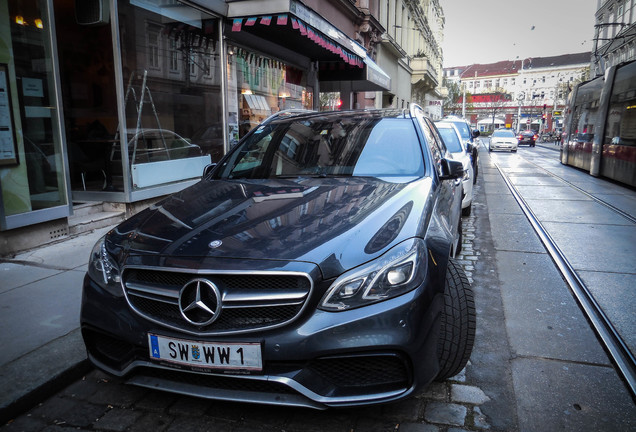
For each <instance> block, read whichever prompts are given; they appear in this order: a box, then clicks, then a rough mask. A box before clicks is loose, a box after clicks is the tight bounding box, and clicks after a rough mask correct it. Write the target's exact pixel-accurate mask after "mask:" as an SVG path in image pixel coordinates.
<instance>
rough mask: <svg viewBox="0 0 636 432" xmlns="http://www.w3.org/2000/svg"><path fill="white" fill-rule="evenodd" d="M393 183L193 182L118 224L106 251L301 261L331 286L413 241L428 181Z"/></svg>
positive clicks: (356, 180)
mask: <svg viewBox="0 0 636 432" xmlns="http://www.w3.org/2000/svg"><path fill="white" fill-rule="evenodd" d="M402 180H408V181H402V182H395V181H384V180H380V179H371V178H355V177H350V178H327V179H324V178H321V179H295V180H293V181H288V180H242V181H239V180H202V181H201V182H199V183H197V184H196V185H194V186H191V187H189V188H187V189H185V190H183V191H181V192H180V193H177V194H174V195H172V196H170V197H168V198H167V199H165V200H163V201H161V202H159V203H157V204H155V205H153V206H151V207H149V208H148V209H146V210H144V211H143V212H140V213H138V214H137V215H135V216H133V217H131V218H130V219H128V220H127V221H125V222H123V223H122V224H120V225H119V226H118V227H116V228H115V229H114V230H112V231H111V232H110V233H109V235H108V237H107V240H108V241H107V244H108V245H109V248H110V249H111V251H116V252H114V253H115V254H116V255H119V259H120V260H126V259H127V258H130V257H134V256H144V255H145V256H155V257H170V258H186V257H190V258H197V257H198V258H200V260H199V261H201V262H202V261H203V259H205V260H210V259H214V258H222V259H227V258H229V259H235V260H246V261H245V262H246V263H247V260H270V261H271V260H279V261H283V262H290V261H301V262H309V263H314V264H316V265H318V266H319V267H320V269H321V271H322V273H323V276H324V277H326V278H328V277H335V276H337V275H339V274H340V273H342V272H343V271H345V270H348V269H350V268H353V267H355V266H357V265H360V264H362V263H364V262H366V261H369V260H371V259H373V258H375V257H377V256H379V255H381V254H382V253H383V252H385V251H386V250H387V249H389V248H390V247H391V246H393V245H395V244H397V243H399V242H400V241H402V240H404V239H407V238H410V237H413V236H423V233H422V232H421V231H422V230H423V229H425V227H426V225H427V222H426V221H423V220H422V218H423V217H426V216H425V215H426V214H430V212H426V211H425V209H424V207H425V206H429V205H430V200H429V199H423V198H422V197H429V196H430V193H431V188H432V180H431V179H430V178H422V179H413V178H410V179H402ZM133 261H134V260H133ZM235 263H236V264H238V265H239V266H240V262H236V261H235ZM246 265H247V264H246Z"/></svg>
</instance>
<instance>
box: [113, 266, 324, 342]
mask: <svg viewBox="0 0 636 432" xmlns="http://www.w3.org/2000/svg"><path fill="white" fill-rule="evenodd" d="M122 279H123V283H124V288H125V293H126V299H127V300H128V303H129V304H130V306H131V307H132V308H133V309H134V310H135V311H136V312H137V313H139V314H140V315H142V316H144V317H146V318H149V319H151V320H153V321H155V322H157V323H159V324H163V325H165V326H168V327H171V328H174V329H178V330H183V331H186V332H189V333H192V334H219V333H231V332H243V331H251V330H258V329H263V328H269V327H274V326H280V325H282V324H285V323H287V322H289V321H291V320H293V319H294V318H295V317H296V316H298V314H299V313H300V311H301V310H302V308H303V306H304V304H305V302H306V300H307V299H308V298H309V293H310V291H311V287H312V284H311V281H310V279H309V277H308V276H306V275H302V274H297V273H293V274H284V273H272V274H213V273H210V274H202V273H181V272H173V271H163V270H148V269H136V268H127V269H125V270H124V272H123V275H122ZM193 279H206V280H208V281H210V282H212V283H213V284H214V285H215V286H216V287H217V288H218V289H219V292H220V295H221V299H222V307H221V310H220V312H219V315H218V317H217V318H216V320H215V321H214V322H212V323H211V324H208V325H203V326H200V325H196V324H192V323H190V322H188V321H187V320H186V319H184V317H183V316H182V314H181V311H180V308H179V293H180V291H181V289H182V288H183V286H184V285H186V284H187V283H188V282H189V281H191V280H193Z"/></svg>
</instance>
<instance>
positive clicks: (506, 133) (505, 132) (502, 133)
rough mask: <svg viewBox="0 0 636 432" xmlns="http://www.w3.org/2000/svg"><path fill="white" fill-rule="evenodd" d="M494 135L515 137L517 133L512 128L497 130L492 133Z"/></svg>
mask: <svg viewBox="0 0 636 432" xmlns="http://www.w3.org/2000/svg"><path fill="white" fill-rule="evenodd" d="M492 136H493V137H498V138H514V137H515V133H514V132H513V131H511V130H496V131H494V132H493V133H492Z"/></svg>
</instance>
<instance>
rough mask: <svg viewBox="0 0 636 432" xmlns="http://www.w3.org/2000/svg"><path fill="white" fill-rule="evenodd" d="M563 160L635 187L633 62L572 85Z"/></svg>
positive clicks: (635, 63)
mask: <svg viewBox="0 0 636 432" xmlns="http://www.w3.org/2000/svg"><path fill="white" fill-rule="evenodd" d="M561 163H563V164H565V165H571V166H574V167H577V168H580V169H583V170H585V171H588V172H589V173H590V174H591V175H593V176H596V177H598V176H601V177H606V178H609V179H612V180H615V181H617V182H620V183H624V184H627V185H629V186H632V187H636V61H633V62H629V63H625V64H620V65H617V66H612V67H610V68H609V69H608V70H607V72H606V74H605V76H601V77H598V78H595V79H593V80H590V81H586V82H584V83H581V84H579V85H578V86H577V87H576V88H575V89H574V91H573V92H572V95H571V98H570V101H569V103H568V108H567V117H566V120H565V124H564V128H563V140H562V145H561Z"/></svg>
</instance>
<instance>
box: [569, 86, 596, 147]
mask: <svg viewBox="0 0 636 432" xmlns="http://www.w3.org/2000/svg"><path fill="white" fill-rule="evenodd" d="M602 87H603V80H602V79H601V78H597V79H595V80H592V81H590V82H588V83H586V84H583V85H582V86H581V87H580V88H579V90H578V94H577V96H576V101H575V104H574V109H573V112H572V123H571V129H570V130H571V131H572V134H571V138H570V139H572V140H574V141H576V142H582V143H591V142H592V140H593V139H594V125H595V124H596V120H597V116H598V110H599V99H600V97H601V89H602Z"/></svg>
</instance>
